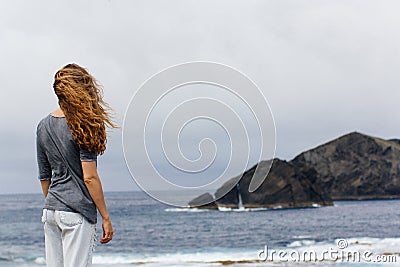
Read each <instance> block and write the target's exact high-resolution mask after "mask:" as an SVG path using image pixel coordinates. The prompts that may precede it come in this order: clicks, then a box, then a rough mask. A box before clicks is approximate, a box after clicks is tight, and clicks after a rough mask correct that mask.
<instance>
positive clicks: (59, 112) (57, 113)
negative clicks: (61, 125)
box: [50, 108, 65, 117]
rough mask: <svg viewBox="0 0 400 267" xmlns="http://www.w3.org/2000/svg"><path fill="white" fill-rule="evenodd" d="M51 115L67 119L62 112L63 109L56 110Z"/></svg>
mask: <svg viewBox="0 0 400 267" xmlns="http://www.w3.org/2000/svg"><path fill="white" fill-rule="evenodd" d="M50 114H51V115H52V116H54V117H65V115H64V112H63V111H62V110H61V108H58V109H56V110H54V111H53V112H51V113H50Z"/></svg>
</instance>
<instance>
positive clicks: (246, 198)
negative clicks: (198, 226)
mask: <svg viewBox="0 0 400 267" xmlns="http://www.w3.org/2000/svg"><path fill="white" fill-rule="evenodd" d="M258 164H259V165H260V166H259V169H258V173H257V174H256V175H265V174H266V173H267V172H268V169H269V167H270V161H261V162H260V163H258ZM256 168H257V165H254V166H253V167H252V168H250V169H249V170H248V171H246V172H245V173H244V175H243V177H242V179H241V180H240V181H239V191H240V195H241V198H242V202H243V205H244V207H245V208H274V207H282V208H295V207H309V206H312V205H313V204H318V205H321V206H325V205H332V202H331V200H330V198H329V196H327V195H326V194H325V193H324V192H323V191H322V190H321V189H320V188H319V187H318V186H316V185H314V184H312V183H311V182H310V181H311V180H313V179H314V180H315V179H316V177H315V176H316V175H317V173H316V171H315V170H314V169H312V168H298V167H297V166H295V165H293V164H291V163H290V162H286V161H283V160H280V159H274V160H273V162H272V166H271V170H270V172H269V173H268V176H267V178H266V179H265V180H264V182H263V183H262V184H261V186H260V187H259V188H258V189H257V190H256V191H254V192H252V193H250V192H249V191H248V188H249V184H250V181H251V179H252V178H253V175H254V172H255V171H256ZM260 170H261V171H260ZM235 179H236V178H234V179H232V180H229V181H227V182H226V183H225V184H224V185H223V186H221V187H220V188H219V189H218V190H217V192H216V194H215V195H216V199H217V203H218V205H219V206H223V207H231V208H237V207H238V193H239V192H238V188H237V187H234V188H232V189H231V190H230V191H229V192H228V194H226V195H224V196H222V197H221V198H219V199H218V197H219V196H220V195H219V192H221V191H222V192H223V191H225V192H226V191H227V190H226V189H225V188H230V187H231V185H232V181H234V180H235Z"/></svg>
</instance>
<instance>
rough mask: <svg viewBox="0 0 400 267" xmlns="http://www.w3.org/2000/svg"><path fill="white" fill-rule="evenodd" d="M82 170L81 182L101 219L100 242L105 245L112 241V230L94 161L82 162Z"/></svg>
mask: <svg viewBox="0 0 400 267" xmlns="http://www.w3.org/2000/svg"><path fill="white" fill-rule="evenodd" d="M82 170H83V180H84V182H85V184H86V187H87V189H88V190H89V193H90V196H91V197H92V199H93V201H94V204H95V205H96V207H97V209H98V210H99V212H100V215H101V218H102V227H103V238H101V239H100V242H101V243H102V244H105V243H108V242H110V241H111V240H112V237H113V234H114V230H113V227H112V224H111V220H110V216H109V214H108V210H107V206H106V202H105V201H104V193H103V188H102V186H101V181H100V177H99V175H98V173H97V166H96V161H82Z"/></svg>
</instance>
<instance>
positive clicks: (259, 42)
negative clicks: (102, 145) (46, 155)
mask: <svg viewBox="0 0 400 267" xmlns="http://www.w3.org/2000/svg"><path fill="white" fill-rule="evenodd" d="M399 7H400V3H399V2H398V1H383V2H382V1H372V0H366V1H365V0H364V1H361V0H359V1H355V0H350V1H349V0H348V1H343V0H339V1H317V0H314V1H308V0H304V1H287V0H279V1H278V0H276V1H261V0H260V1H256V0H252V1H227V0H226V1H225V0H221V1H192V0H189V1H171V0H170V1H148V0H143V1H83V2H82V1H57V2H54V1H49V0H48V1H40V2H37V1H35V2H33V1H2V2H0V39H1V40H0V54H1V61H2V64H1V65H0V81H1V84H0V85H1V89H0V99H1V100H2V101H1V103H2V104H1V105H0V111H1V116H0V122H1V132H0V135H1V136H0V146H1V148H2V151H3V153H2V155H1V156H0V160H1V161H0V171H1V172H0V182H1V184H2V187H1V189H0V193H16V192H39V190H40V188H39V185H38V182H37V181H36V160H35V146H34V133H35V127H36V124H37V122H38V121H39V120H40V118H42V117H44V116H45V115H46V114H48V113H49V112H50V111H51V110H53V109H55V108H56V106H57V101H56V98H55V96H54V95H53V92H52V87H51V85H52V79H53V74H54V73H55V72H56V71H57V69H59V68H60V67H61V66H63V65H64V64H66V63H68V62H77V63H79V64H82V65H83V66H86V67H88V68H89V70H90V71H91V72H92V73H93V74H94V75H95V76H96V77H97V78H98V79H99V80H100V81H101V82H102V84H103V85H104V88H105V98H106V100H107V101H108V102H109V103H110V105H111V106H113V107H114V108H115V111H116V115H117V116H116V118H117V120H118V122H119V123H120V124H121V123H122V118H123V114H124V112H125V109H126V107H127V105H128V103H129V99H130V97H131V96H132V94H133V93H134V92H135V91H136V90H137V88H138V87H139V86H140V84H141V83H142V82H144V81H145V80H146V79H147V78H149V77H150V76H151V75H153V74H154V73H156V72H158V71H160V70H161V69H163V68H166V67H168V66H171V65H175V64H178V63H182V62H187V61H192V60H209V61H214V62H220V63H224V64H227V65H230V66H233V67H235V68H237V69H239V70H241V71H242V72H244V73H246V74H247V75H248V76H249V77H250V78H252V79H253V80H254V81H255V82H256V83H257V85H258V86H259V87H260V89H261V90H262V91H263V92H264V94H265V95H266V97H267V99H268V101H269V104H270V106H271V108H272V111H273V113H274V117H275V121H276V127H277V156H278V157H280V158H284V159H290V158H292V157H293V156H295V155H296V154H298V153H299V152H301V151H303V150H305V149H308V148H311V147H313V146H316V145H318V144H320V143H322V142H325V141H328V140H330V139H332V138H335V137H338V136H339V135H341V134H344V133H347V132H350V131H353V130H357V131H361V132H364V133H367V134H371V135H375V136H379V137H383V138H393V137H396V136H398V125H399V123H400V117H399V107H398V99H400V90H399V85H400V78H399V75H398V69H399V66H400V51H399V47H400V33H399V31H398V28H399V26H400V18H399V17H398V14H397V13H398V12H397V11H398V10H399ZM100 163H101V164H100V171H101V174H102V176H103V180H104V187H105V188H106V190H128V189H135V188H136V187H135V185H134V184H133V183H132V180H131V178H130V177H129V174H128V171H127V169H126V166H125V162H124V159H123V156H122V145H121V132H120V131H119V130H116V131H114V132H113V133H112V134H111V135H110V142H109V151H108V152H107V153H106V154H105V155H104V156H102V157H101V159H100Z"/></svg>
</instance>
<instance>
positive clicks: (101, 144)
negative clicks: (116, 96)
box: [53, 64, 116, 154]
mask: <svg viewBox="0 0 400 267" xmlns="http://www.w3.org/2000/svg"><path fill="white" fill-rule="evenodd" d="M53 88H54V92H55V94H56V95H57V97H58V103H59V105H60V108H61V110H62V111H63V112H64V114H65V118H66V121H67V124H68V126H69V128H70V130H71V134H72V137H73V138H74V140H75V142H76V143H77V145H78V146H79V148H80V149H87V150H89V151H93V152H96V153H98V154H103V153H104V151H105V150H106V142H107V133H106V127H105V126H106V125H108V126H110V127H112V128H115V127H116V126H115V124H114V123H113V122H112V121H111V117H110V115H109V113H108V111H109V110H110V107H109V106H108V104H107V103H106V102H104V100H103V95H102V90H101V87H100V85H99V84H98V83H97V81H96V79H95V78H94V77H93V76H92V75H90V73H89V72H88V71H87V70H86V69H85V68H83V67H81V66H79V65H77V64H68V65H66V66H64V67H63V68H62V69H60V70H59V71H57V73H56V74H55V77H54V84H53Z"/></svg>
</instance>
